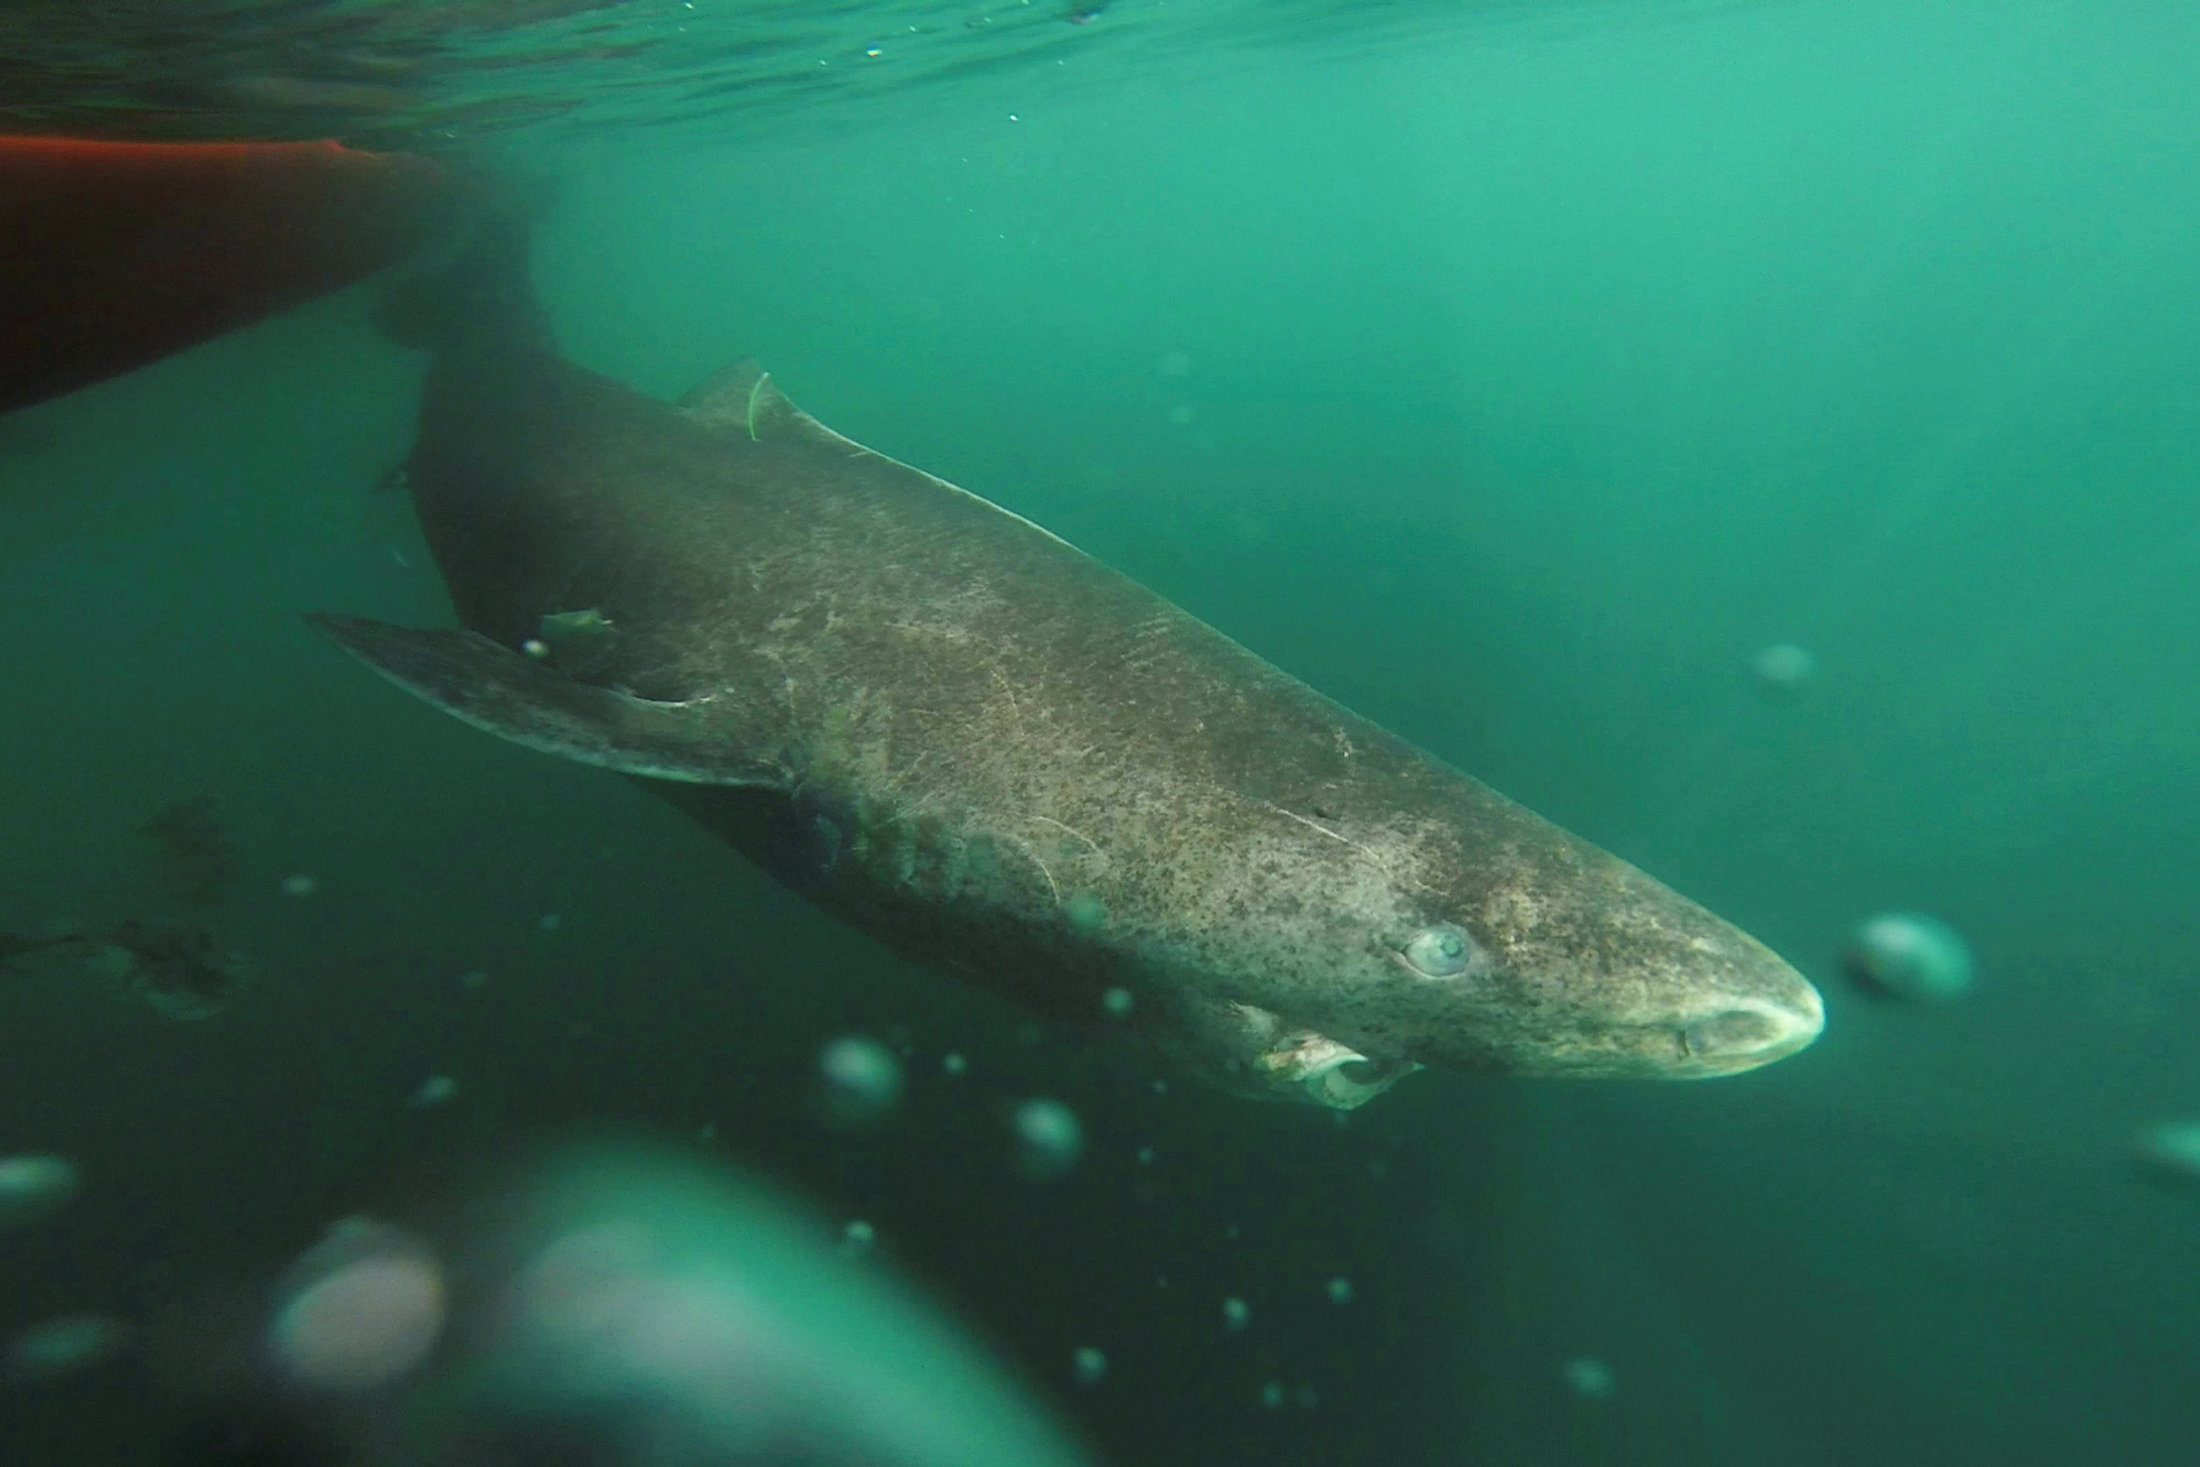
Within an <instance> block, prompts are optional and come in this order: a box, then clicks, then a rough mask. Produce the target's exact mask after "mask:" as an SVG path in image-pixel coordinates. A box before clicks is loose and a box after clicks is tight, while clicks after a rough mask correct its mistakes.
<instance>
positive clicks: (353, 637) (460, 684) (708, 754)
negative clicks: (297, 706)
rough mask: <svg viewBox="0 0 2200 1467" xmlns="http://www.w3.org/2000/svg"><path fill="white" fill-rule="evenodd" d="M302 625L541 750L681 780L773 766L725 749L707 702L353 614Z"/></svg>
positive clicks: (769, 776) (460, 635) (433, 699)
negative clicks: (579, 675)
mask: <svg viewBox="0 0 2200 1467" xmlns="http://www.w3.org/2000/svg"><path fill="white" fill-rule="evenodd" d="M306 621H307V623H308V624H309V625H310V626H312V628H313V629H314V630H315V631H317V632H319V633H321V634H322V635H323V636H325V637H327V638H328V639H329V640H330V641H332V642H334V643H335V644H336V645H337V646H339V647H341V648H343V649H344V650H345V651H346V652H349V653H350V654H351V655H352V656H354V657H356V658H358V659H359V660H360V661H361V662H364V663H365V664H366V665H367V666H369V667H371V668H373V669H374V670H375V671H376V672H379V673H380V674H382V676H384V677H386V678H388V679H389V680H390V681H391V682H393V683H395V684H397V685H398V686H399V687H401V688H403V689H405V691H407V692H409V693H413V694H415V695H417V696H419V697H421V698H425V699H426V700H427V701H428V702H430V703H433V704H434V705H435V706H436V707H438V708H440V709H442V710H443V711H444V712H445V713H448V714H450V715H452V716H453V717H455V718H457V719H459V720H460V721H462V722H465V723H470V724H472V725H473V726H474V727H475V728H479V729H486V730H487V731H488V732H490V733H493V734H496V735H497V736H498V737H500V738H506V739H510V740H511V741H512V742H513V743H515V744H524V745H526V746H527V747H528V748H530V749H539V750H541V751H542V752H543V753H545V754H556V755H558V756H560V757H561V758H566V759H575V760H578V761H580V762H581V763H583V764H595V765H600V766H602V767H603V768H605V769H616V770H618V771H619V772H620V773H622V774H638V775H644V776H647V777H648V778H651V779H670V780H679V781H681V782H683V783H687V784H745V785H757V784H761V785H776V784H780V783H782V782H783V776H782V775H781V774H780V772H779V771H778V770H777V769H776V768H774V767H773V766H772V765H770V764H769V763H768V762H766V761H764V760H762V759H760V758H758V757H757V754H756V751H754V750H752V749H746V748H741V747H737V746H735V745H734V744H733V743H732V742H730V741H729V740H728V739H727V738H726V737H725V735H724V732H723V730H722V727H721V725H720V724H719V721H718V720H717V719H716V718H714V717H713V711H714V710H713V708H712V701H713V700H711V699H709V698H696V699H691V700H690V701H688V702H684V703H659V702H653V701H651V700H650V699H647V698H637V697H635V696H633V695H632V694H631V693H620V692H615V691H613V690H612V689H610V688H602V687H597V686H595V685H594V684H592V683H584V682H580V681H578V680H577V679H574V678H571V677H568V676H566V675H565V674H564V673H562V672H559V671H558V670H557V669H556V668H553V667H550V666H548V665H547V664H545V663H542V662H538V661H536V660H535V659H533V658H531V657H525V656H522V655H521V654H519V653H517V652H514V651H511V650H510V649H508V648H506V647H502V646H499V645H498V644H497V643H495V642H492V641H490V640H489V639H488V638H487V637H484V636H480V635H478V634H477V633H474V632H466V631H445V632H437V631H419V630H415V629H413V628H410V627H394V626H390V625H388V624H387V623H385V622H378V621H369V620H366V619H365V618H363V617H355V616H328V615H320V614H316V615H312V616H308V617H307V618H306Z"/></svg>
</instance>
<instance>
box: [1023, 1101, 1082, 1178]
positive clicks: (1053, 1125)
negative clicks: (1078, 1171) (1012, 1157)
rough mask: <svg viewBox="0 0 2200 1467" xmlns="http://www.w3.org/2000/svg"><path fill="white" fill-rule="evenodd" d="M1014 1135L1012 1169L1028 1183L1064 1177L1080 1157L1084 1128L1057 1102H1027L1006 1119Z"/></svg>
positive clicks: (1069, 1110) (1072, 1112)
mask: <svg viewBox="0 0 2200 1467" xmlns="http://www.w3.org/2000/svg"><path fill="white" fill-rule="evenodd" d="M1009 1127H1010V1129H1011V1130H1013V1131H1014V1132H1015V1134H1016V1170H1017V1172H1018V1173H1019V1174H1020V1175H1021V1176H1022V1177H1023V1178H1024V1180H1026V1181H1029V1182H1051V1181H1054V1180H1055V1179H1056V1178H1058V1177H1064V1176H1067V1175H1068V1174H1069V1172H1070V1170H1071V1168H1073V1167H1075V1166H1076V1165H1077V1159H1078V1157H1080V1156H1081V1155H1083V1154H1084V1149H1085V1128H1084V1126H1083V1125H1082V1124H1080V1123H1079V1121H1078V1119H1077V1112H1075V1111H1073V1110H1071V1109H1070V1108H1069V1107H1068V1106H1066V1105H1064V1104H1062V1102H1060V1101H1059V1100H1027V1101H1025V1102H1024V1103H1023V1104H1022V1105H1019V1106H1017V1107H1016V1111H1015V1114H1014V1115H1012V1116H1011V1117H1010V1118H1009Z"/></svg>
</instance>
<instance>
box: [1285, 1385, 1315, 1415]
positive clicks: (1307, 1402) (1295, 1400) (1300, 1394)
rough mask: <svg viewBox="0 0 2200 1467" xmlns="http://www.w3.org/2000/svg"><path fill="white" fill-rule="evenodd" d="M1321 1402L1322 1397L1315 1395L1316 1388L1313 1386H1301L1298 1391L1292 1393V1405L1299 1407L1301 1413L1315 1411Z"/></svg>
mask: <svg viewBox="0 0 2200 1467" xmlns="http://www.w3.org/2000/svg"><path fill="white" fill-rule="evenodd" d="M1320 1401H1321V1397H1320V1396H1317V1395H1315V1394H1314V1388H1313V1387H1312V1386H1300V1387H1299V1388H1298V1389H1297V1390H1295V1391H1293V1392H1292V1393H1291V1403H1292V1404H1293V1405H1295V1406H1297V1407H1298V1408H1299V1409H1300V1410H1301V1411H1311V1410H1313V1409H1314V1407H1315V1406H1316V1405H1318V1404H1319V1403H1320Z"/></svg>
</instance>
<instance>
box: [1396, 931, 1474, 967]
mask: <svg viewBox="0 0 2200 1467" xmlns="http://www.w3.org/2000/svg"><path fill="white" fill-rule="evenodd" d="M1401 956H1403V957H1404V958H1405V960H1406V966H1407V967H1409V968H1411V969H1413V971H1414V972H1416V973H1419V974H1420V975H1422V976H1423V977H1424V978H1456V977H1458V976H1459V975H1460V974H1461V973H1464V972H1466V971H1467V964H1468V963H1470V962H1472V961H1474V939H1473V938H1471V937H1469V936H1467V929H1466V928H1464V927H1460V926H1457V925H1456V924H1454V923H1450V922H1439V923H1437V924H1436V925H1435V926H1434V927H1424V928H1422V929H1421V930H1420V931H1419V932H1416V933H1414V934H1413V936H1412V937H1411V938H1409V939H1408V940H1407V942H1406V946H1405V952H1404V953H1403V954H1402V955H1401Z"/></svg>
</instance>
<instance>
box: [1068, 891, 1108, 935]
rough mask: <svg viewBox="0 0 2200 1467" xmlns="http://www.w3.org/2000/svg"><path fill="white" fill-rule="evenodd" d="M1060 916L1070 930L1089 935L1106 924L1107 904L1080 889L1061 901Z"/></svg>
mask: <svg viewBox="0 0 2200 1467" xmlns="http://www.w3.org/2000/svg"><path fill="white" fill-rule="evenodd" d="M1062 916H1063V918H1064V919H1065V920H1067V921H1068V923H1069V926H1070V930H1071V931H1072V932H1081V933H1085V934H1087V935H1088V936H1089V935H1090V934H1092V933H1095V932H1098V931H1099V930H1100V929H1101V928H1102V927H1105V926H1106V925H1107V922H1108V904H1107V903H1106V902H1104V901H1102V900H1100V898H1098V897H1096V896H1094V895H1093V894H1092V893H1091V892H1089V891H1081V892H1078V893H1077V894H1076V895H1075V896H1073V897H1071V898H1070V899H1069V900H1068V901H1066V902H1064V903H1062Z"/></svg>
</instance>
